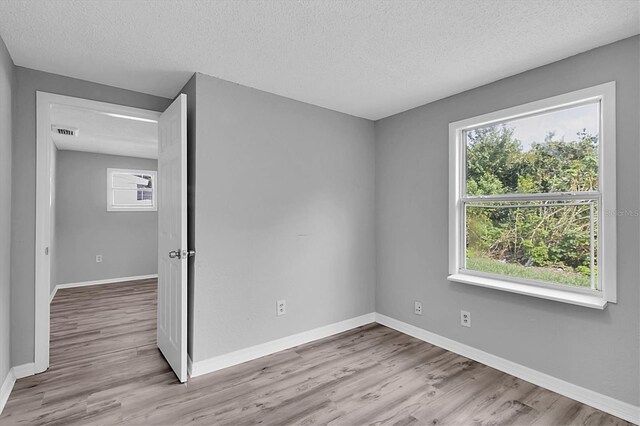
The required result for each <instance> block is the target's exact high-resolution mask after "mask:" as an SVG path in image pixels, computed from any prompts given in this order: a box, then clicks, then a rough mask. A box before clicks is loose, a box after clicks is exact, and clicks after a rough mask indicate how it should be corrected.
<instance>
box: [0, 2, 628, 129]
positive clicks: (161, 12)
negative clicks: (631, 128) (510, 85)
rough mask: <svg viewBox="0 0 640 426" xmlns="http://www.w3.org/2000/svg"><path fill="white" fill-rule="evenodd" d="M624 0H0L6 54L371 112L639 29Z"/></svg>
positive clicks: (132, 81) (84, 75)
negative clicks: (214, 83) (216, 83)
mask: <svg viewBox="0 0 640 426" xmlns="http://www.w3.org/2000/svg"><path fill="white" fill-rule="evenodd" d="M639 5H640V3H639V2H638V1H637V0H606V1H600V0H527V1H525V0H523V1H517V0H430V1H402V0H393V1H379V0H363V1H358V0H348V1H340V0H325V1H242V0H233V1H224V0H219V1H209V0H206V1H205V0H203V1H198V0H189V1H178V0H153V1H137V0H124V1H120V0H112V1H88V0H85V1H76V0H55V1H52V0H40V1H31V0H26V1H25V0H23V1H18V0H0V36H2V38H3V39H4V41H5V43H6V44H7V46H8V48H9V51H10V53H11V55H12V57H13V59H14V62H15V63H16V64H17V65H21V66H25V67H29V68H34V69H39V70H44V71H49V72H53V73H57V74H62V75H67V76H71V77H76V78H81V79H85V80H90V81H95V82H99V83H104V84H109V85H113V86H118V87H124V88H128V89H132V90H137V91H141V92H146V93H151V94H156V95H161V96H165V97H173V96H174V95H176V93H177V92H178V90H179V89H180V88H181V87H182V85H183V84H184V83H185V82H186V80H187V79H188V78H189V77H190V75H191V74H192V73H193V72H194V71H198V72H202V73H205V74H209V75H213V76H216V77H220V78H223V79H225V80H229V81H233V82H236V83H240V84H243V85H246V86H250V87H255V88H258V89H261V90H265V91H267V92H272V93H276V94H279V95H282V96H286V97H289V98H293V99H297V100H300V101H304V102H308V103H311V104H315V105H319V106H323V107H326V108H330V109H333V110H336V111H341V112H345V113H348V114H352V115H355V116H359V117H365V118H369V119H378V118H382V117H385V116H388V115H391V114H394V113H397V112H400V111H404V110H407V109H409V108H412V107H415V106H418V105H421V104H424V103H427V102H430V101H433V100H436V99H440V98H443V97H446V96H449V95H452V94H454V93H458V92H461V91H464V90H467V89H470V88H473V87H477V86H479V85H482V84H485V83H488V82H491V81H495V80H497V79H500V78H503V77H507V76H509V75H513V74H516V73H519V72H522V71H525V70H527V69H531V68H534V67H537V66H540V65H544V64H547V63H550V62H553V61H556V60H559V59H562V58H565V57H567V56H571V55H574V54H576V53H579V52H583V51H586V50H589V49H591V48H594V47H597V46H601V45H604V44H607V43H611V42H614V41H616V40H620V39H622V38H626V37H630V36H632V35H634V34H637V33H639V32H640V25H639V22H638V19H639V18H638V11H639V7H640V6H639Z"/></svg>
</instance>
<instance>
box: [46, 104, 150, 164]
mask: <svg viewBox="0 0 640 426" xmlns="http://www.w3.org/2000/svg"><path fill="white" fill-rule="evenodd" d="M51 122H52V123H53V125H55V126H60V127H63V128H71V129H77V130H78V131H77V135H76V136H68V135H60V134H58V133H57V132H53V131H52V132H51V137H52V138H53V141H54V143H55V144H56V146H57V147H58V149H61V150H68V151H84V152H94V153H98V154H110V155H123V156H126V157H140V158H158V123H157V121H152V119H140V118H138V117H133V116H126V115H119V114H112V113H106V112H103V111H95V110H91V109H87V108H76V107H71V106H64V105H52V106H51Z"/></svg>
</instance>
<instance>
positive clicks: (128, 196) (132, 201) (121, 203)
mask: <svg viewBox="0 0 640 426" xmlns="http://www.w3.org/2000/svg"><path fill="white" fill-rule="evenodd" d="M152 194H153V193H152V192H151V191H138V190H136V189H115V190H114V191H113V205H114V206H116V207H125V206H151V205H153V200H152Z"/></svg>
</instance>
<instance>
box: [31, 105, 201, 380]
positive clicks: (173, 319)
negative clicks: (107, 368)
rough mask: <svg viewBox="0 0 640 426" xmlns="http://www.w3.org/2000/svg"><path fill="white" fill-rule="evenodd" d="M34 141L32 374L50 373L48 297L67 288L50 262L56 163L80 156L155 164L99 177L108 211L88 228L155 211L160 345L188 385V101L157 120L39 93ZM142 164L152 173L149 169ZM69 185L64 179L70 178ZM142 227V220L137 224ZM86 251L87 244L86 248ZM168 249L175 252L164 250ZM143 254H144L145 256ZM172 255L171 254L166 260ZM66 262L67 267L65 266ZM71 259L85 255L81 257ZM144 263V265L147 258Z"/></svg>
mask: <svg viewBox="0 0 640 426" xmlns="http://www.w3.org/2000/svg"><path fill="white" fill-rule="evenodd" d="M36 138H37V141H36V143H37V183H36V265H35V266H36V267H35V272H36V291H35V302H36V303H35V305H36V309H35V325H36V333H35V351H34V352H35V353H34V361H35V366H34V367H35V372H36V373H39V372H43V371H45V370H46V369H47V368H48V367H49V358H50V356H49V349H50V348H49V346H50V329H51V325H50V306H49V303H50V301H51V299H52V296H53V291H52V290H54V289H56V288H61V287H64V285H62V286H60V285H58V284H59V283H60V284H63V283H64V282H65V280H66V281H68V280H69V278H65V279H63V280H62V281H61V280H60V279H58V275H59V274H60V271H58V270H57V268H56V267H57V266H58V262H56V260H55V259H57V255H58V254H60V253H59V252H57V250H56V246H57V243H58V242H60V240H62V238H60V235H56V227H55V223H56V222H60V220H56V201H57V198H59V197H57V195H60V194H56V179H57V174H58V173H57V172H58V171H57V170H56V163H57V162H58V161H57V160H59V159H58V158H57V157H59V154H60V153H64V155H65V157H66V156H67V153H68V152H71V151H79V152H82V153H92V154H95V155H103V156H104V155H106V156H109V155H118V156H120V157H121V158H125V157H131V158H138V159H141V158H146V159H150V158H153V157H155V159H154V160H153V161H157V163H156V164H157V167H156V168H155V170H153V167H144V166H140V167H138V166H135V164H133V165H132V167H130V168H122V167H110V168H109V169H110V170H108V171H107V172H106V173H104V181H103V182H104V183H106V189H107V193H106V195H107V196H106V197H105V205H106V209H105V210H106V211H105V212H103V213H101V216H100V217H96V223H94V224H92V225H93V226H94V227H95V229H96V230H99V229H101V227H102V228H104V227H106V226H107V222H113V220H111V219H113V218H117V217H118V214H123V212H125V211H126V212H129V213H131V212H143V214H144V213H145V212H151V211H154V210H157V224H158V225H157V228H156V234H155V236H157V242H156V243H155V246H156V249H155V250H154V251H155V254H156V255H157V256H156V258H155V260H156V261H157V262H156V265H157V266H156V268H157V271H156V273H157V276H158V301H159V303H158V309H157V318H158V321H157V345H158V347H159V348H160V351H161V352H162V354H163V355H164V357H165V358H166V359H167V361H168V362H169V364H170V365H171V367H172V369H173V370H174V372H175V373H176V376H178V378H179V380H180V381H182V382H184V381H186V379H187V371H186V361H187V354H186V273H187V261H186V257H188V255H189V251H188V250H187V247H186V95H180V96H178V97H177V98H176V100H175V101H174V103H173V104H172V105H171V106H170V107H169V108H168V109H167V110H166V111H165V112H164V113H159V112H156V111H148V110H143V109H138V108H132V107H126V106H121V105H115V104H108V103H103V102H97V101H91V100H87V99H81V98H73V97H68V96H61V95H55V94H51V93H44V92H37V135H36ZM87 158H88V157H87ZM91 158H94V157H91ZM94 159H95V158H94ZM85 161H87V160H86V159H85ZM136 164H137V163H136ZM145 164H146V165H149V163H148V162H147V163H145ZM130 165H131V164H130ZM84 166H85V172H84V173H82V172H78V174H77V176H75V175H74V176H72V180H73V181H74V182H75V183H76V184H77V185H79V186H78V188H82V184H83V182H82V179H83V177H82V176H83V174H84V175H85V176H87V177H88V175H90V174H91V175H94V178H95V172H94V171H92V169H91V168H87V167H86V166H87V165H86V164H85V165H84ZM134 166H135V167H134ZM156 170H157V174H156ZM65 172H68V170H65ZM66 178H67V179H69V176H66ZM76 180H77V182H76ZM88 180H89V179H88V178H87V181H88ZM102 188H104V186H103V187H102ZM156 188H158V189H156ZM87 190H92V191H93V190H94V189H87ZM78 191H79V192H80V193H79V194H78V197H82V195H81V194H82V189H78ZM69 196H73V195H69V194H65V197H69ZM76 210H77V209H76ZM64 214H65V219H68V218H67V217H66V216H67V215H69V214H73V213H72V211H71V213H70V211H69V210H66V211H65V212H64ZM58 219H60V218H58ZM138 219H140V217H138ZM67 222H68V220H67ZM143 222H144V220H143V221H142V222H141V223H143ZM139 226H140V224H139ZM60 232H69V229H68V228H67V230H66V231H65V230H64V229H62V230H60ZM95 232H96V233H97V232H99V231H95ZM148 232H153V230H151V231H148ZM148 232H147V234H148ZM90 233H91V231H90ZM66 236H67V235H65V237H66ZM89 238H90V237H89ZM66 239H67V240H68V238H66ZM114 243H115V245H116V249H115V251H114V250H113V247H112V248H111V249H110V250H111V253H112V255H110V258H112V257H113V258H116V257H117V256H118V255H120V254H122V253H118V250H117V244H118V243H119V241H115V242H114ZM89 245H90V243H89V242H87V243H86V244H85V245H84V246H83V247H86V246H89ZM167 247H171V248H172V250H167ZM148 249H149V248H148V247H147V248H146V249H145V250H147V251H148ZM67 250H68V246H67V247H65V253H64V254H65V259H66V262H67V263H69V262H73V256H74V254H73V253H67V252H66V251H67ZM87 251H90V250H87ZM169 251H171V252H172V253H173V254H171V255H170V253H169ZM175 253H178V255H176V254H175ZM69 255H71V260H69V259H68V257H69ZM76 255H78V256H82V255H85V254H84V253H82V251H79V252H78V253H76ZM145 255H146V257H147V258H148V257H149V253H148V252H147V253H145ZM94 256H95V263H96V264H100V263H102V262H104V261H105V258H104V257H103V256H104V253H91V258H93V257H94ZM152 256H153V254H152ZM85 257H86V256H85ZM139 257H140V258H142V257H143V256H142V255H140V256H139ZM52 258H54V259H52ZM125 258H127V256H125ZM152 260H153V259H152ZM147 261H148V259H147ZM120 263H121V264H122V263H123V262H122V261H121V262H120ZM93 266H95V265H93ZM128 266H131V265H128ZM94 269H95V268H94ZM103 269H104V268H103ZM129 270H136V269H135V268H133V269H131V268H129ZM142 270H144V268H143V269H142ZM68 272H69V268H66V269H65V273H68ZM75 272H77V271H75ZM147 272H148V269H147ZM152 272H153V271H152ZM112 275H113V272H112ZM116 275H118V274H116ZM153 275H155V274H148V273H145V274H141V275H135V273H134V274H133V275H132V273H129V272H127V273H126V274H125V276H119V277H117V278H131V279H149V278H153ZM78 276H82V275H78ZM111 278H114V277H111ZM109 281H111V282H113V281H118V280H117V279H115V280H114V279H111V280H109V278H106V279H94V280H92V279H88V280H84V281H83V280H80V281H78V280H73V279H72V280H71V282H70V283H69V284H70V285H69V286H68V287H72V286H77V285H92V284H102V283H105V282H109ZM56 285H58V287H56ZM54 291H55V290H54Z"/></svg>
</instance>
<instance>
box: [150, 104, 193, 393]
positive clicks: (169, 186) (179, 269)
mask: <svg viewBox="0 0 640 426" xmlns="http://www.w3.org/2000/svg"><path fill="white" fill-rule="evenodd" d="M157 194H158V348H159V349H160V351H161V352H162V354H163V355H164V357H165V358H166V359H167V362H168V363H169V365H171V368H172V369H173V371H174V372H175V373H176V376H178V379H180V381H181V382H186V381H187V257H188V256H189V251H188V250H187V95H184V94H182V95H180V96H179V97H178V98H177V99H176V100H175V101H174V102H173V103H172V104H171V106H170V107H169V108H167V110H166V111H165V112H164V113H163V114H162V116H160V120H159V121H158V191H157Z"/></svg>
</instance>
